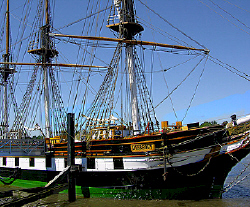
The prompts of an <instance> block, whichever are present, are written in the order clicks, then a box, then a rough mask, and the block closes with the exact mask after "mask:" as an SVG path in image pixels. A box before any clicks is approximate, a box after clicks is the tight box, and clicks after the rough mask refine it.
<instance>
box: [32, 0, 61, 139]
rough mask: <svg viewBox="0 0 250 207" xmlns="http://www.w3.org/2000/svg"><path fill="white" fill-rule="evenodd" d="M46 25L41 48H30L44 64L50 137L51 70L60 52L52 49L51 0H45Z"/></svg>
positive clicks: (44, 85) (45, 102)
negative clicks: (54, 59)
mask: <svg viewBox="0 0 250 207" xmlns="http://www.w3.org/2000/svg"><path fill="white" fill-rule="evenodd" d="M44 3H45V25H44V26H43V27H41V29H40V30H41V34H40V48H39V49H34V50H29V51H28V52H29V53H31V54H35V55H39V56H40V57H41V62H42V63H46V64H43V67H42V68H43V87H44V111H45V136H46V137H47V138H49V137H50V136H51V135H52V132H51V131H52V129H51V118H50V96H49V70H50V68H51V66H50V64H51V62H52V61H51V59H52V58H53V57H55V56H56V55H57V54H58V52H57V51H56V50H54V49H52V44H51V39H50V36H49V33H50V27H51V25H50V18H49V0H45V2H44Z"/></svg>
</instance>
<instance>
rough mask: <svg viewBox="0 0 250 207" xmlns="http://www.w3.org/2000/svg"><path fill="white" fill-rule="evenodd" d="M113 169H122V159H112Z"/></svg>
mask: <svg viewBox="0 0 250 207" xmlns="http://www.w3.org/2000/svg"><path fill="white" fill-rule="evenodd" d="M113 161H114V169H124V166H123V158H114V159H113Z"/></svg>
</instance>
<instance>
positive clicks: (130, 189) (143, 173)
mask: <svg viewBox="0 0 250 207" xmlns="http://www.w3.org/2000/svg"><path fill="white" fill-rule="evenodd" d="M248 153H249V148H242V149H240V150H238V151H236V152H233V153H232V154H231V155H229V154H223V155H219V156H216V157H213V158H212V159H211V160H207V161H203V162H199V163H194V164H189V165H186V166H181V167H175V168H174V167H173V168H167V173H166V174H165V180H164V176H163V174H164V170H163V168H162V169H154V170H135V171H119V170H117V171H115V172H114V171H112V172H108V171H105V172H103V171H102V172H80V173H79V174H78V175H77V176H76V184H77V185H78V186H80V188H81V193H82V194H83V195H84V196H85V197H95V196H98V197H118V198H138V197H139V198H142V199H194V200H198V199H209V198H221V196H222V193H223V185H224V181H225V179H226V177H227V175H228V173H229V172H230V170H231V169H232V167H233V166H234V165H235V164H237V162H238V161H237V160H241V159H242V158H244V157H245V156H246V155H247V154H248ZM236 158H237V159H236ZM11 171H13V169H8V170H7V169H6V168H1V176H7V175H10V174H11ZM57 174H58V172H54V171H37V170H22V171H21V174H20V177H19V178H20V179H24V180H34V181H43V182H48V181H49V180H51V179H52V178H53V177H54V176H55V175H57ZM62 182H67V179H66V178H65V179H64V180H63V181H62ZM13 185H15V183H14V184H13ZM92 188H94V189H95V192H96V191H100V192H101V193H100V192H98V193H97V194H96V195H95V193H92V192H91V189H92ZM104 189H105V190H104ZM107 194H109V195H107ZM111 194H112V196H111Z"/></svg>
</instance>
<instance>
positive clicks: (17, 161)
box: [15, 157, 19, 167]
mask: <svg viewBox="0 0 250 207" xmlns="http://www.w3.org/2000/svg"><path fill="white" fill-rule="evenodd" d="M15 166H16V167H19V157H15Z"/></svg>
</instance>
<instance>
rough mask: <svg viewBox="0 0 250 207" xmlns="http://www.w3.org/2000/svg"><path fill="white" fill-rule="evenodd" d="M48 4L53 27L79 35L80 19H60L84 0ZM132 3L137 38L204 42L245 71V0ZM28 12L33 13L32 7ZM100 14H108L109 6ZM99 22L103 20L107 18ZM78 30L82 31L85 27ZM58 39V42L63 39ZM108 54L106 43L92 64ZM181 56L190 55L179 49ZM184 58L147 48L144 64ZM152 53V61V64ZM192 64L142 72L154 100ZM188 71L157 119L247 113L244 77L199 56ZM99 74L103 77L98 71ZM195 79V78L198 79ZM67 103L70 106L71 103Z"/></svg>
mask: <svg viewBox="0 0 250 207" xmlns="http://www.w3.org/2000/svg"><path fill="white" fill-rule="evenodd" d="M23 2H24V0H18V1H17V0H14V1H10V8H11V9H10V12H11V25H13V29H12V31H11V33H12V35H13V41H14V34H15V33H16V30H17V28H18V25H19V24H20V19H21V16H22V14H23V11H22V10H21V7H20V6H21V5H22V4H23ZM33 2H35V1H33ZM109 2H111V1H109ZM33 4H34V5H35V3H33ZM51 4H52V5H53V17H54V18H53V19H54V22H53V27H54V28H55V29H57V31H59V32H61V33H63V34H76V35H82V31H81V30H82V29H81V28H82V27H83V21H80V22H79V23H75V24H73V25H72V27H65V25H68V24H70V23H72V22H74V21H76V20H78V19H81V18H84V17H85V16H86V10H87V9H86V7H87V4H88V0H71V1H68V0H57V1H52V3H51ZM135 4H136V6H135V7H136V18H137V21H138V22H140V23H141V24H142V25H143V26H144V31H143V32H142V34H141V36H140V39H141V40H145V41H156V42H160V43H166V44H178V45H179V44H182V43H183V44H188V45H189V46H192V47H196V48H201V46H205V48H207V49H209V50H210V53H209V55H210V56H211V57H212V58H215V59H213V60H217V59H218V60H220V61H221V62H223V63H224V64H223V65H224V66H225V64H227V65H229V66H231V67H232V68H233V69H237V70H239V71H242V72H245V73H246V74H249V65H250V58H249V48H250V41H249V37H250V36H249V35H250V25H249V19H250V1H249V0H241V1H237V0H228V1H227V0H216V1H215V0H213V1H212V0H154V1H152V0H140V1H139V0H138V1H137V0H135ZM106 5H107V1H102V2H101V4H100V8H104V7H105V6H106ZM145 5H146V6H145ZM30 13H31V14H32V13H35V9H32V10H31V11H30ZM101 14H102V15H103V16H104V17H105V18H107V16H108V14H109V11H107V12H103V13H101ZM104 23H105V24H106V19H105V20H104ZM29 25H32V20H28V26H27V27H29ZM63 27H64V28H63ZM88 27H93V25H89V26H88ZM62 28H63V29H62ZM79 29H80V30H79ZM54 31H56V30H54ZM159 33H161V34H159ZM25 34H26V33H25ZM25 34H24V37H25ZM83 34H84V35H86V34H85V33H84V32H83ZM162 34H163V35H162ZM101 35H102V36H106V37H114V36H113V33H112V32H110V31H109V30H108V29H105V27H104V28H103V32H102V33H101ZM173 39H175V40H177V41H173ZM194 40H195V41H194ZM57 42H58V43H62V41H57ZM197 42H198V43H199V44H197ZM1 49H2V48H1ZM65 49H67V50H65ZM151 49H152V48H151ZM58 50H59V57H58V61H59V62H64V61H65V60H73V62H72V63H76V62H74V61H76V55H77V50H76V52H74V50H73V49H71V47H69V46H68V45H66V44H62V46H61V47H60V46H58ZM63 50H65V52H64V51H63ZM109 54H112V52H111V49H108V52H106V51H103V50H101V52H99V53H98V55H100V58H101V59H102V60H103V62H97V64H98V65H103V64H104V62H105V63H107V64H108V62H109V61H110V60H111V56H108V55H109ZM63 55H64V56H63ZM184 58H189V57H188V55H184ZM184 58H183V59H182V57H181V58H180V57H179V56H178V55H176V54H169V55H168V56H165V54H164V56H163V55H162V54H159V53H158V52H157V53H152V52H150V50H149V54H147V55H145V65H146V66H145V68H146V69H145V70H146V71H151V72H152V71H161V70H163V69H168V68H170V67H173V66H175V65H176V64H178V63H181V62H183V61H184V60H185V59H184ZM152 59H154V61H155V63H154V64H152ZM78 60H79V58H78ZM25 61H28V62H32V61H34V59H32V57H29V58H27V57H26V59H25ZM196 64H197V60H195V61H194V62H193V63H192V65H193V66H191V64H190V65H189V64H187V65H183V66H182V65H181V66H180V67H176V68H173V69H171V70H169V71H166V72H161V73H160V72H159V73H158V72H152V73H150V72H148V73H145V75H146V78H147V80H151V79H152V80H153V81H155V83H154V84H153V85H151V86H149V88H150V91H152V94H153V103H154V106H156V105H158V103H160V102H161V101H162V100H163V99H164V98H165V97H166V96H167V95H168V91H171V90H173V89H174V88H175V87H176V86H177V85H178V84H179V83H180V82H181V81H182V80H183V79H184V77H186V75H187V74H188V73H189V71H191V70H192V68H193V67H194V66H195V65H196ZM232 68H231V69H232ZM27 71H28V70H27ZM202 71H203V72H202ZM192 75H193V76H192V77H190V78H188V79H187V80H186V81H185V82H184V84H182V85H181V86H180V87H179V88H178V89H179V90H178V91H177V90H176V91H174V93H173V94H172V95H171V100H170V99H167V100H166V101H164V102H163V103H162V104H160V105H159V107H157V108H156V113H157V117H158V120H159V121H163V120H168V121H169V122H170V123H174V122H175V121H181V120H183V122H184V124H187V123H192V122H204V121H212V120H216V121H218V122H222V121H224V120H228V121H229V120H230V116H231V115H232V114H234V113H235V114H236V115H237V116H238V117H241V116H244V115H247V114H249V113H250V107H249V105H248V104H247V103H249V100H250V96H249V95H250V87H249V86H250V84H249V81H248V80H245V79H243V78H242V77H239V76H238V75H236V74H235V73H232V72H230V71H229V70H227V69H225V68H224V67H221V66H219V65H218V64H214V63H213V62H212V61H210V60H207V61H206V60H203V61H202V64H200V66H199V68H198V67H197V69H195V72H194V73H193V74H192ZM30 76H31V72H30V71H28V72H27V75H26V78H25V79H23V80H22V81H21V82H22V83H23V84H24V85H25V83H26V84H27V79H28V78H27V77H30ZM97 76H98V75H97ZM99 76H100V77H101V78H103V75H102V74H101V75H99ZM67 78H68V77H67V76H64V77H62V78H61V80H62V81H64V82H65V85H62V89H63V90H65V91H66V90H68V89H69V87H70V85H69V83H66V82H67ZM165 80H166V81H167V84H168V86H167V85H166V84H165ZM197 82H199V84H198V85H197ZM95 85H96V86H98V85H100V80H98V81H97V79H94V81H93V86H94V87H95ZM96 90H97V89H96ZM22 92H23V91H22ZM20 94H21V93H20ZM17 96H18V95H17ZM192 97H194V98H192ZM19 99H21V97H19ZM87 104H90V103H87ZM67 107H68V108H71V107H70V105H68V106H67ZM173 109H174V111H175V113H176V115H175V113H173ZM186 112H188V113H187V115H185V114H186Z"/></svg>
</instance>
